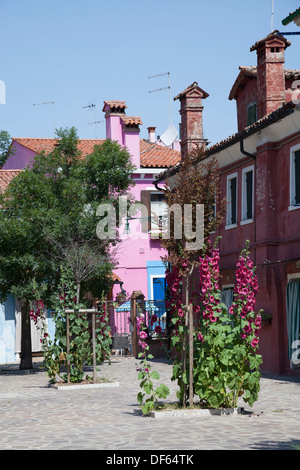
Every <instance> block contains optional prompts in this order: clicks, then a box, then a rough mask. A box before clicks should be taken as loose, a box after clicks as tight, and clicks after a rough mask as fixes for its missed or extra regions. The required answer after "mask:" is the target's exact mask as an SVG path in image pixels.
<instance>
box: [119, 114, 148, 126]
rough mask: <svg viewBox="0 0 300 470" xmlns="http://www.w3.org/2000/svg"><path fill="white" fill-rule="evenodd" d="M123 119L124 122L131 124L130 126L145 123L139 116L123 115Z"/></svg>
mask: <svg viewBox="0 0 300 470" xmlns="http://www.w3.org/2000/svg"><path fill="white" fill-rule="evenodd" d="M121 120H122V121H123V122H124V124H126V125H130V126H132V125H136V126H140V125H142V124H143V123H142V120H141V118H140V117H138V116H122V117H121Z"/></svg>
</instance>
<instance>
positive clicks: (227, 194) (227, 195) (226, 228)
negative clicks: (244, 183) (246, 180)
mask: <svg viewBox="0 0 300 470" xmlns="http://www.w3.org/2000/svg"><path fill="white" fill-rule="evenodd" d="M234 178H236V208H235V210H236V218H237V217H238V210H237V208H238V174H237V172H236V173H231V174H230V175H227V180H226V197H227V201H228V206H227V214H226V226H225V230H229V229H231V228H235V227H237V221H236V223H235V224H231V223H229V220H228V219H229V214H230V212H231V200H230V199H229V195H230V191H229V190H230V186H229V184H230V180H232V179H234Z"/></svg>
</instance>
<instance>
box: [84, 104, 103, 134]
mask: <svg viewBox="0 0 300 470" xmlns="http://www.w3.org/2000/svg"><path fill="white" fill-rule="evenodd" d="M83 108H90V109H94V121H93V122H89V123H88V124H89V125H91V124H94V126H95V139H97V138H98V137H97V124H98V123H100V122H103V121H96V105H95V103H91V104H88V105H87V106H83Z"/></svg>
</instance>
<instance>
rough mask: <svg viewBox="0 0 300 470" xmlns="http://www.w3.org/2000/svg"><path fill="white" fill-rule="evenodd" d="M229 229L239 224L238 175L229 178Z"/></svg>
mask: <svg viewBox="0 0 300 470" xmlns="http://www.w3.org/2000/svg"><path fill="white" fill-rule="evenodd" d="M227 201H228V206H227V221H226V222H227V227H228V228H229V227H230V228H231V227H232V226H233V227H236V224H237V173H234V174H232V175H229V176H227Z"/></svg>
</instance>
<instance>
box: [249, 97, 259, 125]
mask: <svg viewBox="0 0 300 470" xmlns="http://www.w3.org/2000/svg"><path fill="white" fill-rule="evenodd" d="M256 121H257V104H256V102H255V103H249V104H248V106H247V126H251V124H254V123H255V122H256Z"/></svg>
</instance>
